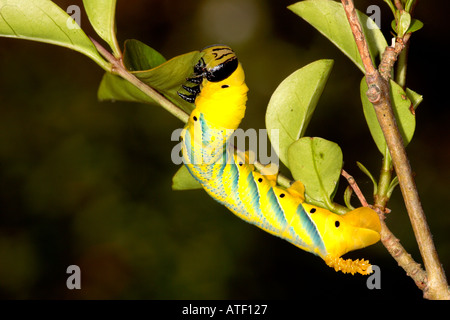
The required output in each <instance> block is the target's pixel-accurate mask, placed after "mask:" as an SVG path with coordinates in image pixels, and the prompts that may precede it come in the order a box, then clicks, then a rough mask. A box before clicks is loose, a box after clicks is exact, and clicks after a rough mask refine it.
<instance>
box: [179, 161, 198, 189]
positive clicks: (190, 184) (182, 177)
mask: <svg viewBox="0 0 450 320" xmlns="http://www.w3.org/2000/svg"><path fill="white" fill-rule="evenodd" d="M200 188H202V185H201V184H200V182H198V181H197V180H195V178H194V177H193V176H192V175H191V174H190V173H189V171H188V169H187V168H186V166H184V165H183V166H181V167H180V169H178V171H177V172H176V173H175V175H174V176H173V178H172V189H173V190H192V189H200Z"/></svg>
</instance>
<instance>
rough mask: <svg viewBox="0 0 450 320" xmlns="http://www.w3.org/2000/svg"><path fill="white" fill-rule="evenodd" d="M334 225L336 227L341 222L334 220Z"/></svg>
mask: <svg viewBox="0 0 450 320" xmlns="http://www.w3.org/2000/svg"><path fill="white" fill-rule="evenodd" d="M334 225H335V226H336V228H339V226H340V225H341V223H340V222H339V221H337V220H336V221H335V222H334Z"/></svg>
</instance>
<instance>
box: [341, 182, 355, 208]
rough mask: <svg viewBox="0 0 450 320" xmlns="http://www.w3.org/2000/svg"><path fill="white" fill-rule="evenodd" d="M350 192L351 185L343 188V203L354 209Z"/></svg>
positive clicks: (351, 192)
mask: <svg viewBox="0 0 450 320" xmlns="http://www.w3.org/2000/svg"><path fill="white" fill-rule="evenodd" d="M352 194H353V189H352V187H350V186H347V188H345V191H344V202H345V205H346V206H347V208H349V209H350V210H355V207H353V206H352V204H351V198H352Z"/></svg>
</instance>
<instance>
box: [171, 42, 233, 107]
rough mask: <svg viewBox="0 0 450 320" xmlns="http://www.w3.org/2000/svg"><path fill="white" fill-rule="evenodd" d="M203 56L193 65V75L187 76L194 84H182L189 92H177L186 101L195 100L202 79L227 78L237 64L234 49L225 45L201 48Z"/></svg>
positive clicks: (214, 80) (215, 79) (216, 80)
mask: <svg viewBox="0 0 450 320" xmlns="http://www.w3.org/2000/svg"><path fill="white" fill-rule="evenodd" d="M202 53H203V57H202V58H201V59H200V60H199V61H198V63H197V64H196V65H195V66H194V76H193V77H191V78H188V79H187V80H188V81H189V82H192V83H194V84H196V86H193V87H192V86H184V85H183V86H182V87H183V89H184V90H186V91H187V92H189V93H191V94H190V95H186V94H183V93H180V92H178V95H179V96H180V97H181V98H183V99H184V100H186V101H188V102H191V103H193V102H195V99H196V98H197V96H198V94H199V93H200V91H201V90H200V85H201V84H202V82H203V79H206V80H207V81H209V82H213V83H217V82H221V81H223V80H225V79H227V78H228V77H229V76H230V75H231V74H232V73H233V72H235V71H236V69H237V68H238V66H239V62H238V59H237V56H236V54H235V53H234V51H233V50H232V49H231V48H230V47H228V46H225V45H212V46H208V47H206V48H204V49H203V50H202Z"/></svg>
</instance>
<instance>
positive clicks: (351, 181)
mask: <svg viewBox="0 0 450 320" xmlns="http://www.w3.org/2000/svg"><path fill="white" fill-rule="evenodd" d="M341 174H342V176H343V177H344V178H345V179H347V181H348V184H349V185H350V187H352V189H353V191H354V192H355V194H356V196H357V197H358V199H359V202H361V204H362V205H363V207H368V206H369V203H368V202H367V200H366V197H364V195H363V193H362V192H361V189H360V188H359V186H358V184H357V183H356V181H355V179H354V178H353V177H352V176H351V175H349V174H348V173H347V171H345V170H344V169H342V171H341Z"/></svg>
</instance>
